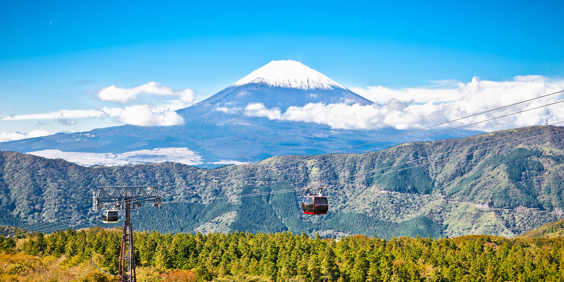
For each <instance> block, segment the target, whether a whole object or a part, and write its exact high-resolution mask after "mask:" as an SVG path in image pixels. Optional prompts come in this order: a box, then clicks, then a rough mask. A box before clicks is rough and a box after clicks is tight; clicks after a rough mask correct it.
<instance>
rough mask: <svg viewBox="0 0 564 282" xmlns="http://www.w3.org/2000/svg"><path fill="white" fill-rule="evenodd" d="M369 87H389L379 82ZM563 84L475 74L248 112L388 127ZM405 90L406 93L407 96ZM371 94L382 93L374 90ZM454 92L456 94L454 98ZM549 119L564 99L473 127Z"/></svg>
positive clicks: (558, 116) (424, 122)
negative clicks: (454, 82) (356, 97)
mask: <svg viewBox="0 0 564 282" xmlns="http://www.w3.org/2000/svg"><path fill="white" fill-rule="evenodd" d="M369 89H385V88H382V87H373V88H369ZM562 89H564V80H553V81H551V80H549V79H546V78H543V77H541V76H517V77H515V79H514V80H513V81H505V82H496V81H487V80H480V79H478V78H476V77H475V78H473V79H472V81H471V82H469V83H467V84H459V85H458V88H456V89H446V90H445V89H429V88H419V89H408V90H406V89H401V90H389V89H387V90H386V89H385V91H384V92H382V93H384V94H382V96H383V97H385V98H381V97H380V96H378V97H376V96H374V97H375V98H378V99H382V100H384V99H388V100H387V101H386V103H385V104H383V105H378V104H374V105H369V106H361V105H358V104H355V105H347V104H329V105H325V104H322V103H310V104H307V105H305V106H303V107H289V108H288V109H287V110H286V112H284V113H282V112H281V111H280V110H279V109H278V108H272V109H268V108H266V107H265V106H264V105H263V104H260V103H252V104H249V105H247V107H246V108H245V111H244V113H245V114H246V115H248V116H258V117H267V118H269V119H271V120H288V121H300V122H314V123H319V124H327V125H329V126H331V127H332V128H335V129H367V130H372V129H380V128H384V127H395V128H397V129H411V128H421V127H424V126H429V125H433V124H437V123H441V122H444V121H447V120H453V119H457V118H460V117H464V116H468V115H471V114H474V113H478V112H483V111H486V110H489V109H493V108H497V107H501V106H505V105H509V104H512V103H516V102H520V101H523V100H527V99H531V98H534V97H538V96H541V95H545V94H548V93H552V92H556V91H559V90H562ZM394 91H395V92H394ZM389 93H395V94H394V95H393V96H389V95H392V94H389ZM401 93H403V94H405V95H404V96H402V95H400V94H401ZM370 95H376V94H375V93H371V94H370ZM394 96H395V98H398V99H391V100H390V97H394ZM563 96H564V95H554V96H550V97H546V98H543V99H539V100H535V101H533V102H531V103H525V104H522V105H518V106H514V107H510V108H506V109H503V110H499V111H495V112H492V113H487V114H483V115H480V116H476V117H472V118H468V119H464V120H462V121H460V122H455V123H451V124H449V126H460V125H464V124H468V123H473V122H477V121H482V120H484V119H488V118H492V117H497V116H501V115H505V114H509V113H513V112H517V111H521V110H526V109H530V108H533V107H537V106H541V105H544V104H548V103H551V102H554V101H557V100H558V99H559V98H562V97H563ZM374 97H372V98H374ZM452 97H456V98H455V99H453V98H452ZM367 98H370V97H367ZM400 99H401V100H400ZM374 100H377V99H374ZM414 102H415V103H414ZM546 120H548V121H549V123H550V122H556V121H561V120H564V105H563V104H558V105H555V106H551V107H547V108H545V109H540V110H535V111H530V112H526V113H523V114H519V115H515V116H511V117H507V118H503V119H498V120H495V121H491V122H487V123H483V124H479V125H476V126H473V127H471V128H472V129H477V130H485V131H492V130H501V129H507V128H513V127H521V126H530V125H537V124H543V123H544V121H546Z"/></svg>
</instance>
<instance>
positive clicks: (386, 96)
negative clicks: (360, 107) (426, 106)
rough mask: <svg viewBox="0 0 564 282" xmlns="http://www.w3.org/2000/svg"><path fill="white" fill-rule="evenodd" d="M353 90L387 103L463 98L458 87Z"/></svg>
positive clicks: (373, 99)
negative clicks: (393, 100) (393, 101)
mask: <svg viewBox="0 0 564 282" xmlns="http://www.w3.org/2000/svg"><path fill="white" fill-rule="evenodd" d="M351 91H353V92H355V93H357V94H359V95H360V96H362V97H364V98H366V99H368V100H370V101H372V102H375V103H380V104H382V103H385V102H387V101H390V100H392V99H396V100H398V101H401V102H414V103H426V102H429V101H435V102H452V101H456V100H459V99H460V98H462V95H461V94H460V92H459V91H458V89H454V88H453V89H433V88H404V89H391V88H386V87H383V86H369V87H367V88H359V87H353V88H351Z"/></svg>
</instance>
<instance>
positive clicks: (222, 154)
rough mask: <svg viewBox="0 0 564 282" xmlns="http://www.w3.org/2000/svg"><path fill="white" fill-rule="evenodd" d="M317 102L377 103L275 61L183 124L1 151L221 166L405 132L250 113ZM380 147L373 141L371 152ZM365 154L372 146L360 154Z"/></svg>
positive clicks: (15, 144) (67, 137) (187, 111)
mask: <svg viewBox="0 0 564 282" xmlns="http://www.w3.org/2000/svg"><path fill="white" fill-rule="evenodd" d="M311 103H322V104H326V105H328V104H343V103H345V104H360V105H371V104H373V103H372V102H371V101H369V100H367V99H365V98H363V97H361V96H359V95H357V94H356V93H354V92H352V91H350V90H348V89H347V88H345V87H343V86H341V85H340V84H338V83H336V82H334V81H333V80H331V79H329V78H328V77H327V76H325V75H323V74H321V73H319V72H317V71H315V70H313V69H311V68H308V67H307V66H305V65H303V64H301V63H299V62H296V61H272V62H270V63H268V64H267V65H265V66H263V67H261V68H259V69H257V70H255V71H253V72H252V73H250V74H249V75H247V76H246V77H244V78H242V79H241V80H239V81H237V82H235V83H234V84H233V85H231V86H229V87H227V88H225V89H224V90H222V91H220V92H218V93H217V94H215V95H213V96H211V97H209V98H207V99H205V100H203V101H201V102H199V103H197V104H195V105H193V106H190V107H188V108H184V109H180V110H178V111H177V113H178V114H179V115H181V116H182V117H183V119H184V121H185V123H184V124H183V125H176V126H145V127H143V126H133V125H124V126H119V127H110V128H100V129H95V130H92V131H89V132H81V133H72V134H55V135H51V136H45V137H40V138H33V139H25V140H18V141H12V142H3V143H0V150H6V151H8V150H9V151H17V152H22V153H32V154H35V155H40V156H44V157H48V158H62V159H67V160H69V161H72V162H76V163H78V164H82V165H94V164H103V165H123V164H130V163H143V162H162V161H171V162H178V163H183V164H189V165H197V166H201V167H217V166H220V165H225V164H238V163H242V162H255V161H260V160H262V159H265V158H268V157H270V156H277V155H290V154H292V155H293V154H307V155H309V154H323V153H330V152H334V151H336V150H340V149H343V148H347V147H351V146H354V145H358V144H362V143H366V142H370V141H373V140H376V139H380V138H383V137H387V136H390V135H393V134H397V133H400V132H401V131H399V130H396V129H383V130H374V131H367V130H336V129H334V128H331V127H330V126H328V125H323V124H318V123H307V122H295V121H284V120H276V119H269V118H267V117H264V116H260V115H249V114H248V112H247V110H248V109H249V107H254V108H255V109H256V108H257V105H258V108H259V109H262V108H264V109H276V111H280V112H284V111H286V110H287V109H288V108H289V107H303V106H305V105H307V104H311ZM470 134H473V133H472V132H452V133H449V134H448V135H447V134H443V135H437V136H434V137H435V138H434V139H442V138H450V137H463V136H468V135H470ZM405 137H406V138H409V136H405ZM428 140H430V139H428ZM397 141H399V140H397V139H396V140H390V141H388V142H394V143H395V142H397ZM380 145H382V143H374V144H372V147H378V146H380ZM367 149H370V147H362V148H359V149H357V150H356V151H357V152H360V151H364V150H367ZM347 152H349V151H347Z"/></svg>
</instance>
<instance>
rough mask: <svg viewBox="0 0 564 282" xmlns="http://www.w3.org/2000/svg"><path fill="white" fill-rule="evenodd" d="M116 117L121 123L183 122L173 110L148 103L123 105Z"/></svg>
mask: <svg viewBox="0 0 564 282" xmlns="http://www.w3.org/2000/svg"><path fill="white" fill-rule="evenodd" d="M117 117H118V120H119V121H120V122H122V123H127V124H133V125H140V126H157V125H158V126H170V125H178V124H183V123H184V119H183V118H182V116H180V115H179V114H177V113H176V112H175V111H170V110H169V109H162V108H159V107H155V106H149V105H136V106H131V107H125V108H124V109H123V110H122V111H120V112H119V115H118V116H117Z"/></svg>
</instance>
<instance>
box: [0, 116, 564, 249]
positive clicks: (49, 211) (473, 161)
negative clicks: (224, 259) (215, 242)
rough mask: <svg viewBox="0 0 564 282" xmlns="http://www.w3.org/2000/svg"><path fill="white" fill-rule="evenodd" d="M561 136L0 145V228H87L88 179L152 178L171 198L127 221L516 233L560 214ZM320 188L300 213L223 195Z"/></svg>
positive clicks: (138, 224)
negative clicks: (246, 147) (84, 150)
mask: <svg viewBox="0 0 564 282" xmlns="http://www.w3.org/2000/svg"><path fill="white" fill-rule="evenodd" d="M563 137H564V129H563V128H560V127H554V126H535V127H527V128H521V129H516V130H507V131H500V132H495V133H488V134H483V135H478V136H472V137H466V138H461V139H449V140H442V141H434V142H420V143H409V144H403V145H400V146H396V147H393V148H390V149H387V150H383V151H379V152H371V153H366V154H330V155H318V156H281V157H273V158H269V159H266V160H263V161H261V162H258V163H252V164H246V165H237V166H226V167H221V168H217V169H213V170H207V169H198V168H194V167H190V166H185V165H180V164H174V163H158V164H148V165H132V166H122V167H81V166H78V165H74V164H72V163H69V162H66V161H63V160H50V159H44V158H40V157H35V156H31V155H26V154H20V153H14V152H0V201H1V208H0V218H1V219H0V220H2V222H0V224H11V225H18V226H22V227H25V226H26V225H25V224H36V223H38V222H62V223H66V224H69V225H77V224H80V225H79V227H80V226H87V225H88V226H91V225H92V224H99V222H100V213H99V212H93V211H91V207H92V191H94V188H95V187H96V186H102V185H160V186H161V187H162V188H163V190H165V191H166V193H167V195H171V196H168V197H167V198H166V199H165V200H167V201H169V202H172V201H174V202H175V203H171V204H166V205H165V208H163V209H162V210H157V209H153V208H144V209H141V210H139V212H137V213H136V214H135V220H134V228H136V229H138V230H150V229H157V230H159V231H170V232H193V231H202V232H218V231H219V232H228V231H235V230H237V231H245V230H246V231H249V232H253V233H255V232H259V231H260V232H279V231H285V230H288V231H292V232H294V233H301V231H302V230H303V231H306V232H308V233H310V234H315V233H316V232H319V234H320V235H321V236H338V235H341V234H357V233H360V234H366V235H370V236H372V235H374V234H376V235H377V236H380V237H388V238H389V237H392V236H399V235H407V236H416V235H418V234H419V235H421V236H424V237H426V236H435V237H438V236H449V237H452V236H458V235H466V234H492V235H503V236H508V237H512V236H515V235H518V234H520V233H522V232H524V231H527V230H529V229H532V228H536V227H539V226H541V225H542V224H545V223H547V222H551V221H554V220H557V219H560V218H562V214H563V212H562V210H563V209H564V203H563V198H562V191H563V187H562V185H563V184H562V182H563V181H562V180H563V178H564V155H563V153H562V150H563V149H564V144H563V140H564V138H563ZM317 184H323V185H326V186H328V187H329V190H328V191H327V192H328V195H329V202H330V212H329V213H328V214H327V215H325V216H318V217H312V216H304V215H302V214H301V213H300V210H299V206H298V203H299V199H300V196H302V195H303V194H302V192H295V193H294V192H292V193H280V194H271V195H270V196H268V195H267V196H262V197H231V198H229V196H236V195H241V194H249V193H253V192H276V191H282V190H285V191H286V190H289V189H292V188H302V187H305V186H308V185H317Z"/></svg>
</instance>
